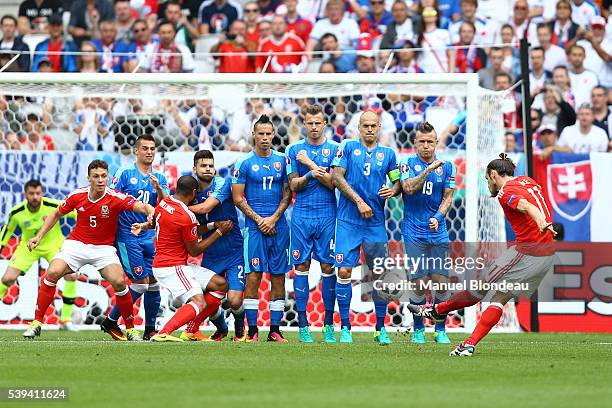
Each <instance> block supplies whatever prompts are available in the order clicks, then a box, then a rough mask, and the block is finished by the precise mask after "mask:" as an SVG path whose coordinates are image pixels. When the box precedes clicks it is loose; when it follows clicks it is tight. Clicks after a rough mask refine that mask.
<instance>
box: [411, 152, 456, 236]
mask: <svg viewBox="0 0 612 408" xmlns="http://www.w3.org/2000/svg"><path fill="white" fill-rule="evenodd" d="M427 166H429V164H427V163H426V162H424V161H423V160H421V159H420V158H419V157H418V156H416V155H415V156H409V157H406V158H404V159H402V161H401V163H400V174H401V181H404V180H406V179H409V178H413V177H416V176H418V175H419V174H421V173H422V172H423V171H425V169H426V168H427ZM455 173H456V169H455V165H454V164H453V163H452V162H445V163H444V164H443V165H442V166H440V167H438V168H437V169H436V170H434V171H432V172H431V173H430V174H429V176H427V179H426V180H425V183H424V184H423V188H422V189H421V191H417V192H415V193H414V194H413V195H408V194H406V193H402V198H403V200H404V219H403V221H402V234H404V236H410V237H415V238H431V239H436V240H437V239H439V238H440V237H446V239H448V231H447V230H446V222H445V221H444V220H443V221H442V222H439V227H438V231H436V232H433V231H431V230H430V229H429V219H430V218H432V217H433V216H434V215H435V214H436V213H437V212H438V208H440V204H441V203H442V199H443V198H444V190H445V189H447V188H452V189H454V188H455V186H456V184H455ZM438 221H440V220H438Z"/></svg>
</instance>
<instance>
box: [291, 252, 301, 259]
mask: <svg viewBox="0 0 612 408" xmlns="http://www.w3.org/2000/svg"><path fill="white" fill-rule="evenodd" d="M291 254H292V255H293V259H295V260H297V259H298V258H299V257H300V250H299V249H294V250H293V252H292V253H291Z"/></svg>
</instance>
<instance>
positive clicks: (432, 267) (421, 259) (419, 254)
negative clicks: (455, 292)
mask: <svg viewBox="0 0 612 408" xmlns="http://www.w3.org/2000/svg"><path fill="white" fill-rule="evenodd" d="M404 252H405V253H406V255H408V257H409V258H410V259H414V261H409V262H410V267H411V268H412V265H414V263H418V267H417V269H416V271H412V269H411V272H410V274H409V276H408V278H409V279H410V280H413V279H420V278H423V277H425V276H431V274H434V273H436V274H438V275H442V276H447V277H448V269H446V267H445V263H446V260H447V259H448V257H449V252H450V243H449V242H448V239H447V240H445V241H440V242H432V240H431V239H423V238H418V237H412V236H409V235H408V236H406V235H404ZM413 262H414V263H413Z"/></svg>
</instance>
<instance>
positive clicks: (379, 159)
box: [332, 139, 397, 226]
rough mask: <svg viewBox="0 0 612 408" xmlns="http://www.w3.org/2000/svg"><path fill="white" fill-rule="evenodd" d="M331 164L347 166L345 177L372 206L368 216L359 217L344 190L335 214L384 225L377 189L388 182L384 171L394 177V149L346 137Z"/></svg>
mask: <svg viewBox="0 0 612 408" xmlns="http://www.w3.org/2000/svg"><path fill="white" fill-rule="evenodd" d="M332 166H333V167H342V168H344V169H346V173H345V175H344V177H345V179H346V181H347V182H348V184H349V185H350V186H351V188H352V189H353V191H355V192H356V193H357V194H359V196H360V197H361V198H362V200H363V201H365V202H366V204H368V205H369V206H370V208H372V214H373V215H372V217H370V218H368V219H364V218H362V217H361V214H360V213H359V210H358V209H357V206H356V205H355V204H354V203H353V202H352V201H351V200H350V199H348V198H347V197H346V196H345V195H344V194H340V199H339V200H338V215H337V218H338V219H339V220H343V221H347V222H349V223H351V224H356V225H368V226H371V225H380V224H383V225H384V223H385V200H384V199H382V198H381V197H380V196H379V195H378V190H380V188H381V187H382V186H383V185H386V184H387V175H389V177H390V179H391V180H392V181H396V175H395V173H397V158H396V156H395V152H394V151H393V149H391V148H390V147H387V146H382V145H380V144H377V145H376V147H374V148H373V149H372V150H368V149H367V148H366V147H365V146H364V145H363V144H362V143H361V141H360V140H358V139H345V140H343V141H342V144H341V145H340V148H339V150H338V153H336V157H334V160H333V162H332Z"/></svg>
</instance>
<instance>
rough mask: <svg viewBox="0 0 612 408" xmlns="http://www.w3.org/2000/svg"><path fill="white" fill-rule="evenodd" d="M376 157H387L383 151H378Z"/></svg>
mask: <svg viewBox="0 0 612 408" xmlns="http://www.w3.org/2000/svg"><path fill="white" fill-rule="evenodd" d="M376 158H377V159H378V160H383V159H384V158H385V154H384V153H383V152H378V153H376Z"/></svg>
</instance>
